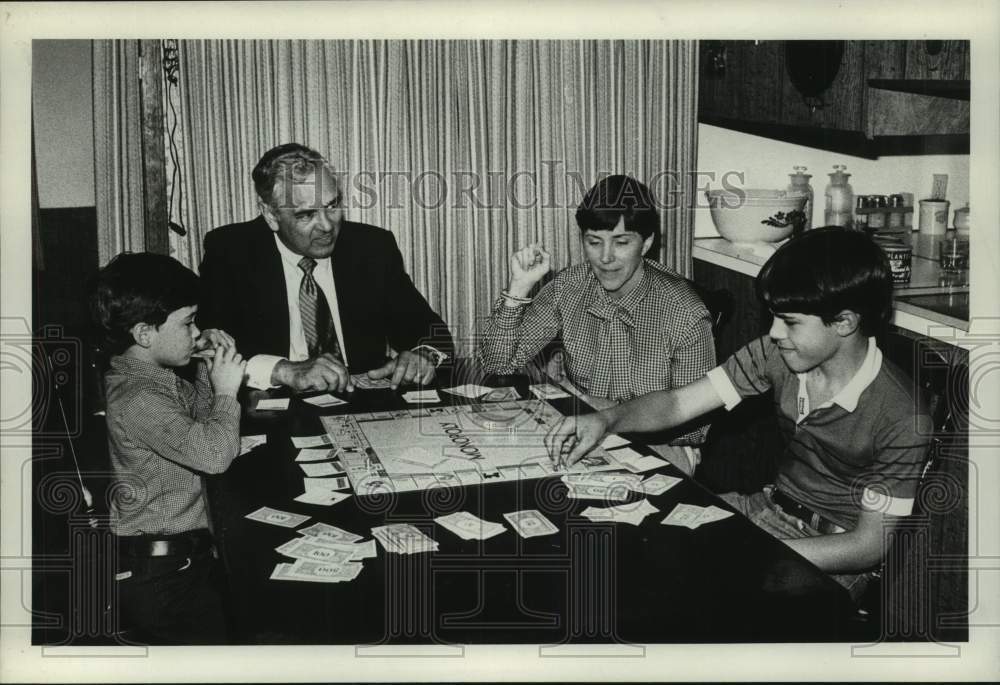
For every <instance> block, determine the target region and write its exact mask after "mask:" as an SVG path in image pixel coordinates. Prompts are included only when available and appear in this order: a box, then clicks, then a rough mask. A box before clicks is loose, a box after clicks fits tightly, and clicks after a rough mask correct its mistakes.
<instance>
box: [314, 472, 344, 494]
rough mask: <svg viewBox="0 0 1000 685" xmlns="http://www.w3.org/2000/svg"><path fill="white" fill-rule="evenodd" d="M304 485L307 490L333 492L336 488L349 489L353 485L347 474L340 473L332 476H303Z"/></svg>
mask: <svg viewBox="0 0 1000 685" xmlns="http://www.w3.org/2000/svg"><path fill="white" fill-rule="evenodd" d="M302 487H304V488H305V490H306V492H332V491H334V490H347V489H348V488H350V487H351V481H349V480H347V476H346V475H344V474H343V473H340V474H338V475H336V476H332V477H324V478H321V477H315V478H308V477H307V478H303V479H302Z"/></svg>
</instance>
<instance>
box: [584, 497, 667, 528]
mask: <svg viewBox="0 0 1000 685" xmlns="http://www.w3.org/2000/svg"><path fill="white" fill-rule="evenodd" d="M658 511H659V509H657V508H656V507H654V506H653V505H652V504H650V503H649V500H640V501H638V502H630V503H628V504H619V505H618V506H616V507H603V508H598V507H587V508H586V509H584V510H583V511H582V512H580V514H581V515H582V516H585V517H587V518H588V519H590V520H591V521H594V522H598V521H607V522H613V523H628V524H631V525H633V526H638V525H639V524H640V523H642V521H643V519H645V518H646V517H647V516H649V515H650V514H655V513H656V512H658Z"/></svg>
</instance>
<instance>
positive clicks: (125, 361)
mask: <svg viewBox="0 0 1000 685" xmlns="http://www.w3.org/2000/svg"><path fill="white" fill-rule="evenodd" d="M111 368H113V369H114V370H115V371H117V372H118V373H121V374H125V375H127V376H133V377H135V378H142V379H145V380H148V381H152V382H153V383H158V384H160V385H163V386H165V387H168V388H171V389H172V390H177V381H178V378H177V374H175V373H174V372H173V370H171V369H165V368H163V367H162V366H157V365H156V364H153V363H152V362H147V361H143V360H141V359H136V358H135V357H127V356H124V355H115V356H114V357H112V358H111Z"/></svg>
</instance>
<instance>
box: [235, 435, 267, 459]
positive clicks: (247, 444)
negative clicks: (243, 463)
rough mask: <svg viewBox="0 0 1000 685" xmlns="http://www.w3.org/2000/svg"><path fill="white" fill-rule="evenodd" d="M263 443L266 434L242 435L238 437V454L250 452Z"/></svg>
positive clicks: (265, 441) (265, 440) (265, 439)
mask: <svg viewBox="0 0 1000 685" xmlns="http://www.w3.org/2000/svg"><path fill="white" fill-rule="evenodd" d="M265 443H267V436H266V435H244V436H242V437H241V438H240V454H246V453H247V452H251V451H253V450H254V449H256V448H257V447H259V446H260V445H263V444H265Z"/></svg>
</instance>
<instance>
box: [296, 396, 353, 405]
mask: <svg viewBox="0 0 1000 685" xmlns="http://www.w3.org/2000/svg"><path fill="white" fill-rule="evenodd" d="M302 401H303V402H308V403H309V404H311V405H314V406H316V407H336V406H337V405H339V404H347V401H346V400H342V399H340V398H339V397H334V396H333V395H331V394H329V393H327V394H326V395H316V397H306V398H304V399H303V400H302Z"/></svg>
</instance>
